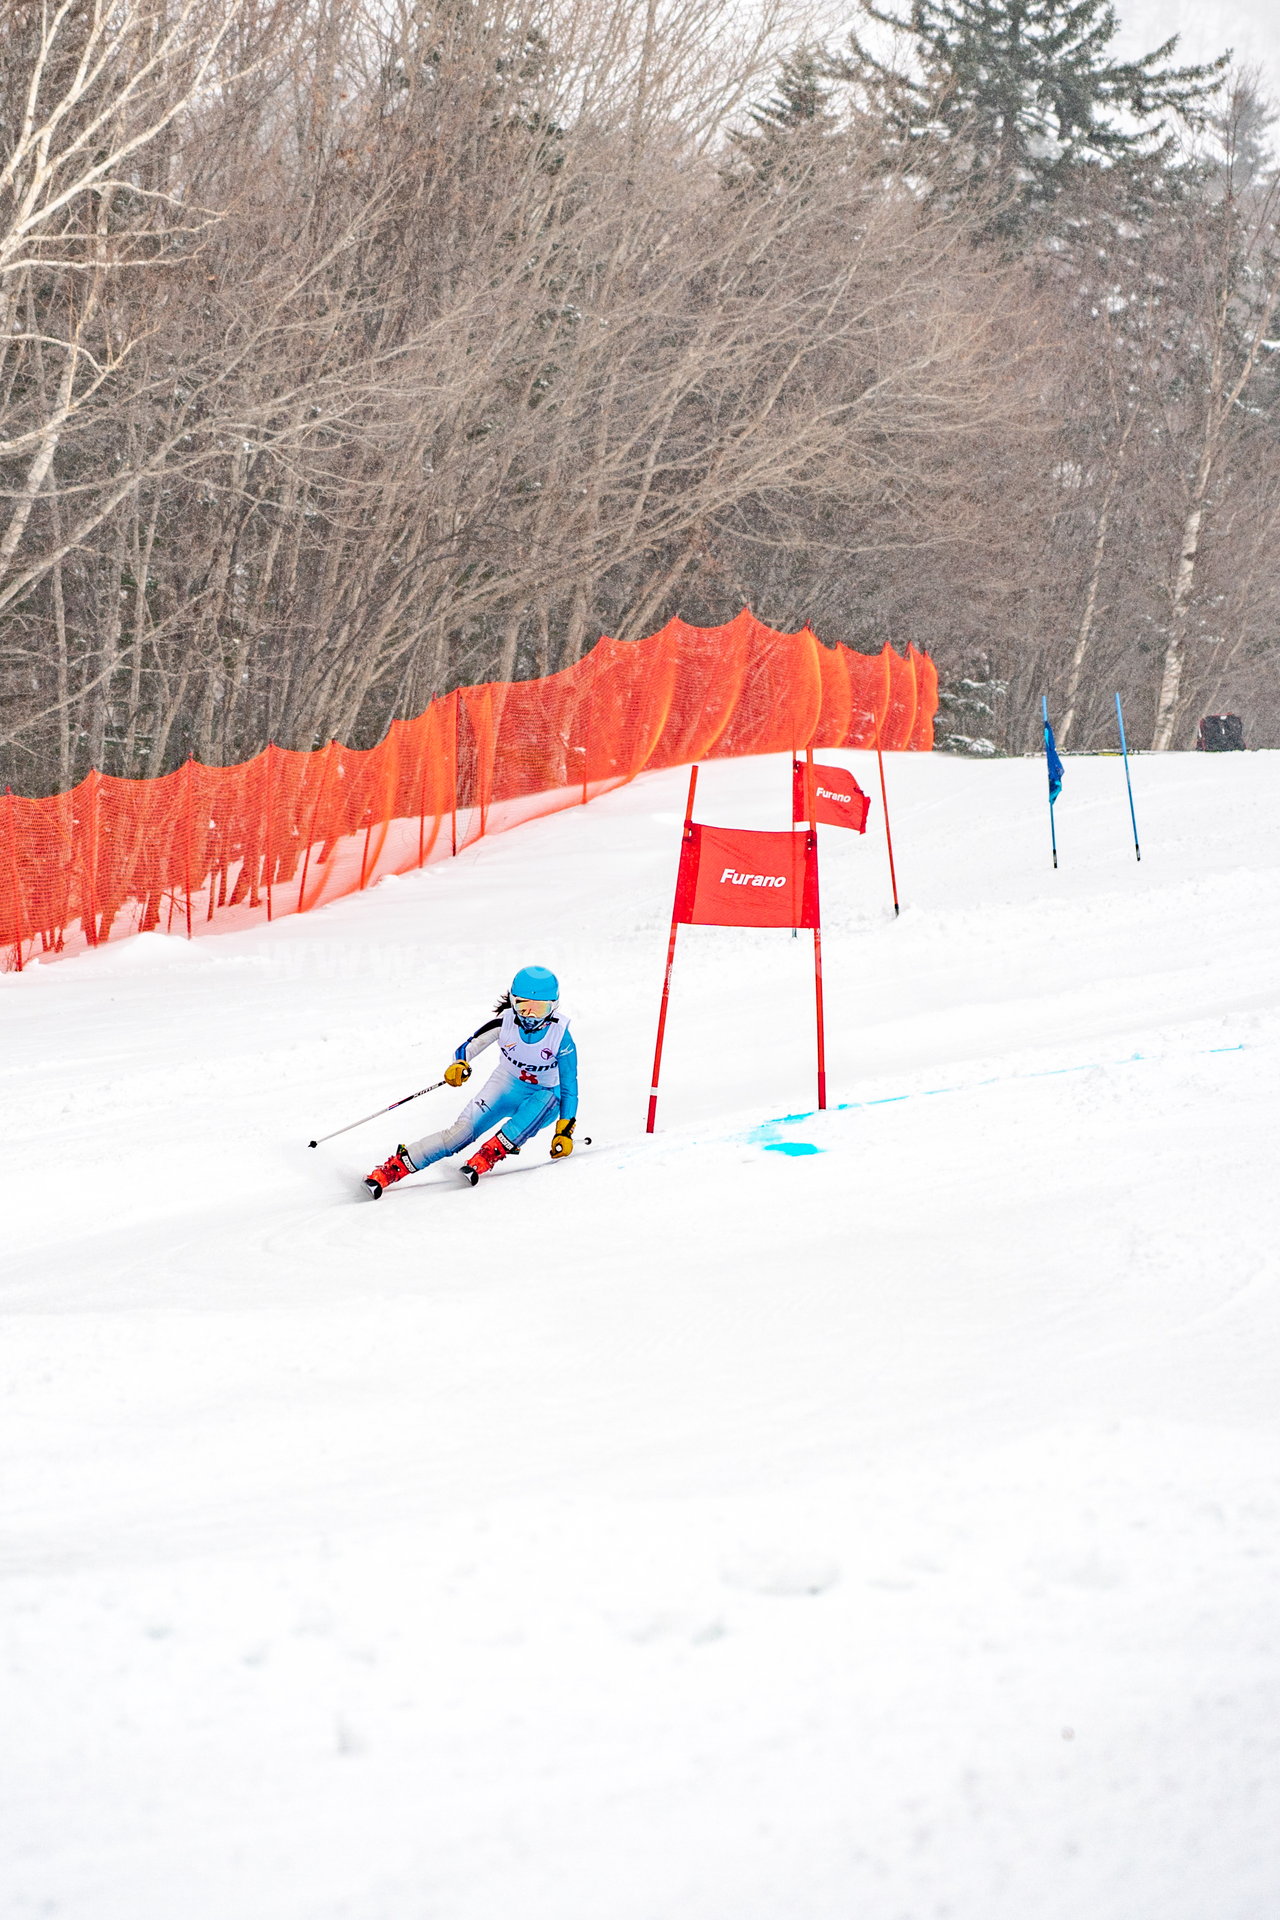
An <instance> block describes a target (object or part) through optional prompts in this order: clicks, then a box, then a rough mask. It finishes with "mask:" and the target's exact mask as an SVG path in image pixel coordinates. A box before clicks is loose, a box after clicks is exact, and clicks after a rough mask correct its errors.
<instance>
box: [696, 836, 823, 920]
mask: <svg viewBox="0 0 1280 1920" xmlns="http://www.w3.org/2000/svg"><path fill="white" fill-rule="evenodd" d="M675 919H676V920H677V921H678V922H680V923H681V924H682V925H685V926H700V927H816V926H817V925H818V850H817V847H816V846H814V845H812V844H811V843H810V836H809V835H808V834H807V833H757V832H754V831H752V830H751V829H749V828H745V827H707V826H698V825H691V826H689V827H688V828H687V829H686V832H685V839H684V845H683V846H682V848H681V850H680V874H679V878H678V879H677V881H676V907H675Z"/></svg>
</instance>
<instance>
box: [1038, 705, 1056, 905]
mask: <svg viewBox="0 0 1280 1920" xmlns="http://www.w3.org/2000/svg"><path fill="white" fill-rule="evenodd" d="M1040 711H1041V713H1042V714H1043V716H1044V761H1045V765H1046V767H1047V766H1048V764H1049V696H1048V694H1047V693H1043V694H1041V696H1040ZM1057 797H1058V796H1057V794H1056V793H1055V792H1054V791H1053V775H1052V773H1051V774H1050V775H1049V844H1050V846H1051V847H1052V848H1053V864H1054V866H1055V867H1056V866H1057V864H1058V829H1057V825H1056V823H1055V821H1054V817H1053V803H1054V801H1055V800H1056V799H1057Z"/></svg>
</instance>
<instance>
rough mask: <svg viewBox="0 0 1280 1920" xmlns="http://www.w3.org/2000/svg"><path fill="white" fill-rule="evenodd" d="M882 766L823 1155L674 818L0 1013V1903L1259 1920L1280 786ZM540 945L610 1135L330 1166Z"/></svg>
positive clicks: (210, 1915) (451, 1913) (100, 963)
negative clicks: (672, 938)
mask: <svg viewBox="0 0 1280 1920" xmlns="http://www.w3.org/2000/svg"><path fill="white" fill-rule="evenodd" d="M848 760H849V762H850V763H851V764H853V765H854V766H855V768H856V770H857V771H858V773H859V775H860V777H861V778H862V780H863V784H864V785H867V786H868V787H871V786H872V784H873V781H874V766H873V764H869V763H868V761H867V759H866V758H865V757H864V756H860V755H851V756H848ZM889 777H890V781H891V798H892V800H893V802H894V806H895V813H894V824H895V839H896V846H897V852H898V859H899V874H900V881H901V887H902V893H903V899H904V902H905V905H904V911H903V914H902V917H901V919H900V920H899V921H897V922H896V923H895V922H894V920H893V919H892V916H891V914H890V913H889V911H888V907H887V901H888V888H887V880H886V871H885V860H884V850H883V844H882V842H877V840H876V838H875V829H876V827H877V825H878V818H879V815H878V806H877V811H876V814H875V815H874V816H873V821H872V829H873V830H872V833H870V834H869V835H868V836H867V838H866V840H865V841H862V840H858V839H856V838H855V837H854V836H852V835H849V834H841V833H839V832H836V831H832V830H826V829H824V830H823V835H822V861H823V896H824V913H825V922H826V953H825V957H826V962H827V984H828V1035H829V1046H830V1060H831V1098H832V1101H833V1103H835V1102H839V1103H841V1104H840V1105H839V1106H838V1107H835V1106H834V1105H833V1109H832V1110H831V1111H829V1112H828V1113H826V1114H825V1115H815V1114H813V1113H812V1112H811V1111H810V1110H811V1109H812V1107H813V1104H814V1099H813V1032H812V999H811V971H810V946H809V942H808V940H807V939H806V938H805V937H804V936H801V938H800V939H798V940H795V941H793V940H791V939H790V938H789V937H788V936H787V935H785V934H771V933H749V932H731V931H722V930H717V929H709V928H697V929H691V930H688V931H687V932H684V933H682V935H681V948H680V958H679V960H678V962H677V968H676V975H675V986H674V995H673V1010H672V1017H671V1023H670V1027H669V1034H668V1054H667V1066H666V1070H665V1072H664V1081H663V1094H662V1101H661V1106H660V1111H659V1132H658V1133H657V1134H656V1135H655V1136H654V1137H653V1138H652V1139H651V1140H650V1139H646V1137H645V1135H644V1133H643V1130H642V1129H643V1120H644V1107H645V1094H646V1090H647V1087H648V1077H649V1064H650V1058H651V1050H652V1043H653V1029H654V1022H655V1018H656V1013H657V998H658V990H659V985H660V981H661V974H662V963H663V958H664V952H665V943H666V930H667V922H668V916H669V913H670V902H671V889H672V880H673V875H674V870H675V861H676V854H677V848H678V839H679V820H680V815H681V810H682V805H683V794H684V787H685V776H684V775H683V774H682V773H679V772H675V773H669V774H660V775H650V776H647V777H645V778H643V779H641V780H639V781H638V782H637V783H636V784H635V785H634V786H633V787H630V788H628V789H625V790H623V791H620V792H617V793H614V794H612V795H609V796H607V797H606V798H603V799H601V800H599V801H597V802H595V803H594V804H593V805H592V806H590V807H589V808H587V809H584V810H579V811H575V812H570V813H565V814H561V815H558V816H556V817H554V818H551V819H548V820H544V821H539V822H535V823H533V824H531V825H527V826H524V827H521V828H519V829H518V830H516V831H514V832H512V833H510V834H507V835H504V836H501V837H497V838H494V839H491V840H488V841H486V842H482V843H481V844H479V845H478V846H477V847H475V848H473V849H471V850H470V851H468V852H467V853H466V854H464V855H463V856H461V857H460V858H459V859H458V860H457V861H456V862H452V863H448V864H446V865H444V866H441V867H437V868H434V869H429V870H427V871H426V872H424V873H422V874H420V875H414V876H412V877H409V878H404V879H399V880H394V881H388V882H384V883H383V884H382V885H381V886H379V887H378V888H377V889H376V890H375V891H373V892H371V893H369V894H366V895H365V896H363V897H361V898H356V899H350V900H346V901H343V902H340V903H338V904H337V905H335V906H331V907H328V908H325V909H324V910H323V911H321V912H318V913H314V914H312V915H309V916H306V917H303V918H300V919H293V920H286V921H284V922H281V923H277V924H276V925H275V926H274V927H270V928H260V929H257V930H255V931H252V932H247V933H241V934H234V935H226V936H222V937H216V936H215V937H210V938H206V939H203V940H198V941H196V942H194V943H192V944H191V945H188V944H187V943H186V942H184V941H182V940H180V939H176V938H173V939H171V938H165V937H163V936H160V935H158V934H155V935H144V936H143V937H141V938H139V939H135V940H132V941H127V942H123V943H121V944H119V945H118V946H112V947H108V948H106V949H103V950H101V951H99V952H97V953H95V954H90V955H87V956H85V957H83V958H80V959H76V960H72V961H65V962H59V963H57V964H53V965H46V966H41V967H38V968H34V969H32V970H31V971H29V972H27V973H25V974H23V975H21V976H16V975H15V976H8V977H5V978H2V979H0V1031H2V1033H3V1054H2V1056H0V1071H2V1074H3V1080H2V1084H3V1089H4V1096H5V1097H4V1101H3V1127H4V1135H5V1146H4V1155H3V1179H4V1212H3V1220H4V1249H3V1279H2V1281H0V1481H2V1490H0V1535H2V1542H0V1554H2V1574H3V1579H2V1584H0V1605H2V1608H3V1621H4V1632H5V1648H4V1661H3V1680H2V1682H0V1712H2V1716H3V1718H2V1725H3V1740H2V1741H0V1772H2V1774H3V1779H2V1781H0V1802H2V1807H0V1914H2V1915H3V1917H4V1920H35V1916H46V1915H56V1916H58V1917H59V1920H933V1917H934V1916H944V1915H945V1916H951V1920H1273V1917H1274V1916H1275V1915H1277V1914H1278V1913H1280V1359H1278V1355H1280V1287H1278V1279H1280V1218H1278V1213H1280V1209H1278V1207H1277V1160H1278V1154H1280V1138H1278V1130H1277V1125H1276V1093H1275V1076H1276V1069H1277V1061H1278V1059H1280V1053H1278V1050H1277V1049H1278V1043H1280V884H1278V882H1280V835H1278V833H1277V826H1276V822H1277V819H1280V755H1274V754H1272V755H1268V754H1249V755H1244V754H1241V755H1232V756H1227V755H1223V756H1209V757H1203V756H1196V755H1190V754H1188V755H1178V756H1174V755H1170V756H1167V757H1164V758H1161V759H1158V760H1156V759H1147V758H1144V759H1142V760H1140V761H1139V762H1138V763H1137V764H1136V767H1135V784H1136V788H1137V794H1138V804H1139V824H1140V826H1141V828H1142V832H1143V842H1144V857H1143V861H1142V864H1141V866H1138V865H1136V864H1135V862H1134V859H1133V854H1132V849H1131V847H1130V846H1129V844H1128V820H1127V813H1126V811H1125V802H1124V796H1123V780H1122V774H1121V769H1120V765H1119V763H1118V761H1116V760H1113V759H1099V760H1075V759H1073V760H1070V761H1069V762H1068V764H1067V781H1066V790H1065V793H1064V796H1063V799H1062V801H1061V803H1060V805H1059V808H1058V812H1059V816H1060V818H1059V828H1060V844H1061V848H1062V860H1063V865H1062V868H1061V870H1060V871H1059V872H1058V873H1056V874H1055V873H1054V872H1053V871H1052V870H1051V868H1050V864H1049V859H1048V850H1047V829H1046V817H1045V808H1044V785H1045V780H1044V769H1043V763H1042V762H1038V761H1030V760H1028V761H1010V762H1000V763H991V764H970V763H964V762H957V761H954V760H945V759H940V758H926V757H921V758H909V757H904V758H895V759H894V760H892V762H891V763H890V766H889ZM787 805H788V786H787V772H786V766H785V762H784V761H779V760H756V761H746V762H738V763H726V764H718V765H713V766H710V767H708V768H706V769H705V770H704V773H703V776H702V780H701V784H700V788H699V809H698V811H699V817H701V818H703V819H710V820H717V821H721V822H724V823H730V824H739V825H746V826H781V825H785V824H786V815H787ZM528 961H537V962H540V963H543V964H548V965H551V966H553V967H555V968H556V969H557V970H558V971H559V973H560V975H561V978H562V981H563V991H564V1001H565V1005H566V1008H567V1010H568V1011H569V1012H570V1013H571V1015H572V1017H573V1023H574V1031H575V1033H576V1035H577V1038H578V1044H579V1049H580V1052H581V1056H582V1077H583V1085H584V1099H583V1109H582V1115H583V1117H582V1121H581V1123H580V1124H581V1126H582V1128H583V1129H584V1130H585V1131H587V1132H589V1133H591V1134H593V1135H594V1138H595V1142H596V1144H595V1145H594V1147H593V1148H591V1149H590V1150H589V1151H584V1152H582V1153H580V1154H578V1155H575V1157H574V1158H573V1159H572V1160H571V1161H570V1162H568V1163H566V1164H564V1165H553V1164H552V1163H551V1162H550V1161H549V1160H548V1159H547V1158H546V1155H545V1140H544V1141H543V1142H542V1143H540V1144H539V1145H538V1146H537V1147H536V1148H534V1149H532V1150H528V1151H526V1153H525V1154H524V1155H522V1156H521V1158H520V1159H519V1160H517V1161H516V1162H514V1163H513V1164H512V1165H511V1166H510V1167H509V1168H508V1169H504V1170H501V1171H500V1172H499V1173H497V1174H495V1175H494V1176H492V1177H491V1178H489V1179H488V1180H486V1181H485V1182H483V1183H482V1184H481V1186H480V1187H479V1188H478V1189H477V1190H476V1191H475V1192H474V1193H473V1192H471V1191H470V1190H468V1189H467V1188H465V1187H464V1186H463V1184H462V1182H461V1181H460V1180H459V1179H458V1178H457V1175H456V1173H454V1172H453V1171H452V1170H451V1169H450V1168H449V1167H447V1166H446V1167H443V1168H439V1169H436V1170H434V1171H433V1172H432V1173H429V1174H427V1175H425V1176H422V1177H421V1178H419V1179H418V1180H416V1181H414V1182H412V1183H409V1184H407V1185H406V1186H403V1187H400V1188H398V1189H397V1190H395V1191H394V1192H393V1193H391V1194H389V1195H388V1196H387V1198H386V1199H385V1201H383V1202H382V1203H381V1204H379V1205H377V1206H374V1205H373V1204H371V1203H369V1202H367V1201H365V1200H363V1199H362V1198H361V1197H360V1195H361V1189H360V1188H359V1187H358V1185H357V1182H358V1180H359V1177H360V1175H362V1174H363V1173H364V1172H365V1170H366V1169H367V1168H368V1167H369V1166H370V1165H372V1164H373V1162H374V1161H375V1160H378V1159H381V1158H383V1157H384V1156H385V1155H386V1154H387V1153H388V1152H389V1151H390V1150H391V1148H392V1147H394V1146H395V1144H396V1142H397V1140H398V1139H401V1138H404V1137H405V1136H406V1135H408V1137H410V1138H412V1137H414V1135H415V1134H418V1133H421V1132H423V1131H425V1130H426V1129H427V1128H428V1127H429V1126H431V1125H435V1124H439V1123H440V1122H441V1121H442V1120H443V1119H444V1117H446V1116H447V1115H448V1114H449V1113H451V1112H452V1111H453V1110H454V1109H455V1107H456V1105H457V1104H458V1099H459V1096H457V1095H455V1094H451V1093H447V1092H442V1093H437V1094H433V1095H431V1096H429V1097H428V1098H427V1099H425V1100H423V1101H421V1102H419V1103H418V1104H417V1105H416V1106H414V1107H410V1108H408V1109H407V1110H406V1112H407V1114H408V1116H409V1117H408V1118H407V1119H406V1118H405V1116H404V1115H395V1116H392V1117H391V1118H390V1119H389V1120H388V1121H387V1122H385V1123H381V1124H378V1123H375V1124H373V1125H371V1126H369V1127H366V1128H363V1129H361V1130H359V1131H357V1132H355V1133H351V1134H347V1135H345V1136H344V1137H343V1138H342V1139H340V1140H336V1141H334V1142H333V1143H332V1145H330V1146H327V1147H324V1148H322V1149H320V1150H319V1151H318V1152H309V1151H308V1150H307V1147H306V1142H307V1140H308V1139H309V1138H310V1137H311V1136H312V1135H313V1134H314V1133H317V1132H323V1131H325V1130H326V1129H327V1128H330V1127H335V1126H338V1125H340V1124H341V1123H342V1122H343V1121H344V1120H347V1119H349V1118H351V1117H353V1116H354V1115H356V1114H359V1113H362V1112H366V1111H368V1110H369V1109H370V1108H373V1107H375V1106H377V1105H379V1104H381V1103H382V1102H385V1101H389V1100H391V1099H393V1098H395V1097H396V1096H397V1095H399V1094H401V1093H407V1092H409V1091H410V1090H411V1089H412V1088H413V1087H415V1086H420V1085H424V1084H425V1083H426V1082H427V1081H429V1080H433V1079H436V1078H438V1076H439V1073H440V1071H441V1069H442V1067H443V1064H444V1061H445V1060H446V1058H447V1057H448V1054H449V1052H450V1051H451V1049H452V1047H453V1045H454V1044H455V1042H456V1041H457V1040H458V1039H460V1038H461V1037H462V1036H463V1035H464V1034H465V1033H467V1032H469V1031H470V1030H471V1028H472V1027H473V1026H474V1025H475V1024H476V1023H477V1022H478V1020H479V1019H480V1018H481V1017H482V1015H483V1014H484V1012H485V1011H486V1008H487V1005H488V1003H489V1001H490V1000H491V999H492V997H493V996H494V994H495V993H496V992H497V991H499V990H500V989H501V988H502V987H503V986H504V984H505V983H506V981H507V979H508V978H509V976H510V974H511V971H512V970H513V968H514V967H516V966H518V965H520V964H522V963H524V962H528ZM784 1147H791V1148H795V1147H799V1148H802V1149H806V1148H807V1149H812V1151H800V1152H786V1151H779V1150H778V1149H780V1148H784Z"/></svg>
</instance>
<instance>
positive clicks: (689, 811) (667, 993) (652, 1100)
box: [644, 762, 698, 1133]
mask: <svg viewBox="0 0 1280 1920" xmlns="http://www.w3.org/2000/svg"><path fill="white" fill-rule="evenodd" d="M697 785H698V768H697V763H696V762H695V763H694V765H693V766H692V767H690V769H689V798H688V800H687V801H686V802H685V809H684V833H683V835H682V836H681V840H680V850H681V858H683V856H684V843H685V840H686V839H687V838H688V835H689V827H690V824H691V823H692V820H693V796H694V793H695V792H696V790H697ZM679 902H680V882H679V879H677V880H676V897H675V899H674V900H673V901H672V903H671V938H670V940H669V941H668V942H667V971H666V973H665V974H664V975H663V980H662V1005H661V1007H660V1008H659V1010H658V1043H657V1045H656V1046H655V1048H654V1050H653V1079H652V1081H651V1082H650V1086H649V1118H648V1120H647V1121H646V1122H645V1129H644V1130H645V1132H646V1133H652V1132H653V1128H654V1122H655V1121H656V1119H657V1117H658V1075H659V1074H660V1073H661V1071H662V1041H663V1036H664V1035H665V1033H666V1031H667V1006H668V1003H669V1002H670V999H671V969H672V967H673V966H674V964H675V957H676V930H677V927H678V926H679V922H678V921H677V919H676V913H677V911H678V908H679Z"/></svg>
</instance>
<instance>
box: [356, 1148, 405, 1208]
mask: <svg viewBox="0 0 1280 1920" xmlns="http://www.w3.org/2000/svg"><path fill="white" fill-rule="evenodd" d="M417 1171H418V1169H417V1168H416V1167H415V1166H414V1164H413V1162H412V1160H411V1159H410V1158H409V1149H408V1147H403V1146H402V1147H397V1148H396V1150H395V1152H394V1153H393V1154H392V1156H391V1158H390V1159H389V1160H384V1161H383V1163H382V1165H381V1166H380V1167H375V1168H374V1170H373V1172H372V1173H367V1174H366V1175H365V1177H364V1183H365V1185H366V1187H368V1189H369V1196H370V1198H371V1199H373V1200H381V1198H382V1196H383V1194H384V1193H385V1192H386V1190H387V1188H388V1187H394V1185H395V1183H396V1181H397V1180H407V1179H408V1177H409V1175H410V1174H411V1173H416V1172H417Z"/></svg>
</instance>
